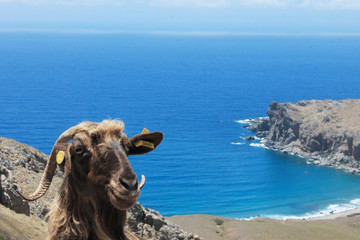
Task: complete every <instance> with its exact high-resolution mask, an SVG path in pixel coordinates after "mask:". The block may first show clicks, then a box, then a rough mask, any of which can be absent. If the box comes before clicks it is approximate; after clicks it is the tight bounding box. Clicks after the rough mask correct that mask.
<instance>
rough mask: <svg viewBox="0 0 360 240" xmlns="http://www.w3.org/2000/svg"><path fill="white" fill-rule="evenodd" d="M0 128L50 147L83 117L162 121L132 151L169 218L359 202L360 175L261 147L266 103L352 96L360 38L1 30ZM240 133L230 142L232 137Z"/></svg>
mask: <svg viewBox="0 0 360 240" xmlns="http://www.w3.org/2000/svg"><path fill="white" fill-rule="evenodd" d="M0 56H1V60H0V109H1V114H0V136H4V137H8V138H13V139H16V140H18V141H20V142H24V143H26V144H29V145H31V146H33V147H35V148H38V149H40V150H42V151H43V152H45V153H47V154H49V153H50V151H51V148H52V145H53V143H54V141H55V140H56V139H57V137H58V136H59V134H61V133H62V132H63V131H64V130H66V129H67V128H69V127H70V126H73V125H75V124H77V123H79V122H81V121H84V120H90V121H101V120H103V119H107V118H111V119H121V120H123V121H124V122H125V133H126V134H127V135H128V136H132V135H135V134H137V133H139V132H141V131H142V129H143V128H144V127H146V128H148V129H150V131H162V132H163V133H164V136H165V138H164V141H163V142H162V144H161V145H160V146H159V147H158V148H157V149H156V150H155V151H154V152H152V153H150V154H147V155H143V156H134V157H131V158H130V161H131V163H132V165H133V167H134V169H135V171H136V172H137V173H138V175H140V174H144V175H145V176H146V177H147V183H146V185H145V187H144V189H143V191H142V195H141V197H140V199H139V200H140V202H141V203H142V204H143V205H145V207H149V208H154V209H156V210H158V211H160V213H161V214H163V215H165V216H171V215H177V214H195V213H204V214H213V215H218V216H226V217H232V218H250V217H255V216H268V217H273V218H284V217H288V216H292V217H298V218H303V217H310V216H317V215H324V214H329V213H331V212H336V211H342V210H345V209H351V208H353V207H356V206H359V205H360V200H359V199H360V177H359V176H355V175H351V174H346V173H344V172H342V171H338V170H334V169H330V168H326V167H318V166H312V165H311V166H310V165H306V160H304V159H301V158H299V157H296V156H291V155H284V154H281V153H278V152H274V151H271V150H267V149H264V148H261V147H259V140H256V141H253V142H247V141H245V140H243V137H245V136H247V135H250V134H251V133H249V132H248V131H247V130H246V129H244V128H243V125H244V124H243V123H241V121H240V122H239V120H246V119H248V118H255V117H262V116H266V110H267V108H268V106H269V103H270V102H271V101H279V102H297V101H299V100H303V99H335V100H336V99H344V98H359V96H360V91H359V81H360V38H359V37H341V36H297V37H294V36H292V37H291V36H167V35H145V34H144V35H142V34H133V35H131V34H54V33H53V34H50V33H0ZM235 142H238V143H237V144H234V143H235Z"/></svg>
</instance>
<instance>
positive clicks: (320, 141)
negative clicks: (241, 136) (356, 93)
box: [248, 99, 360, 173]
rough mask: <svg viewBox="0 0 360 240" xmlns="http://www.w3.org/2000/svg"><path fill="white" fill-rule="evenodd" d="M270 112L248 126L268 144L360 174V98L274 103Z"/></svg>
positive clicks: (318, 162) (271, 104)
mask: <svg viewBox="0 0 360 240" xmlns="http://www.w3.org/2000/svg"><path fill="white" fill-rule="evenodd" d="M267 114H268V116H269V118H263V119H258V120H256V121H254V122H253V124H252V125H250V126H249V127H248V128H249V129H250V130H252V131H255V132H257V136H260V137H264V138H265V140H266V142H265V146H267V147H269V148H271V149H275V150H280V151H283V152H285V153H286V152H289V153H294V154H297V155H300V156H303V157H305V158H308V159H309V161H308V162H309V163H315V164H319V165H328V166H332V167H335V168H338V169H343V170H346V171H348V172H356V173H360V99H346V100H341V101H332V100H323V101H321V100H310V101H300V102H298V103H296V104H292V103H277V102H271V103H270V107H269V109H268V111H267Z"/></svg>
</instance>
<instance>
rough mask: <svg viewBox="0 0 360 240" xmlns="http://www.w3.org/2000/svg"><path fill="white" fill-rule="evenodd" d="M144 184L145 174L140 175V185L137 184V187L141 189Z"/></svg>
mask: <svg viewBox="0 0 360 240" xmlns="http://www.w3.org/2000/svg"><path fill="white" fill-rule="evenodd" d="M144 185H145V176H144V175H141V182H140V185H139V189H142V188H143V186H144Z"/></svg>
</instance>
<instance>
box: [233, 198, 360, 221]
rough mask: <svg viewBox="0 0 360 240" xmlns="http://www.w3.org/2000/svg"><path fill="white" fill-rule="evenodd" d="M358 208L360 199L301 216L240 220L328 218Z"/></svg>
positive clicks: (332, 205)
mask: <svg viewBox="0 0 360 240" xmlns="http://www.w3.org/2000/svg"><path fill="white" fill-rule="evenodd" d="M356 208H360V199H354V200H351V201H350V202H349V203H340V204H331V205H328V206H327V207H326V208H324V209H320V210H318V211H314V212H311V213H305V214H301V215H282V214H261V215H259V216H255V217H249V218H238V219H239V220H247V221H249V220H252V219H255V218H259V217H260V218H271V219H277V220H287V219H314V218H321V217H327V216H331V215H334V214H338V213H343V212H347V211H350V210H354V209H356Z"/></svg>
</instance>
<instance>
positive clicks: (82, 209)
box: [48, 120, 162, 240]
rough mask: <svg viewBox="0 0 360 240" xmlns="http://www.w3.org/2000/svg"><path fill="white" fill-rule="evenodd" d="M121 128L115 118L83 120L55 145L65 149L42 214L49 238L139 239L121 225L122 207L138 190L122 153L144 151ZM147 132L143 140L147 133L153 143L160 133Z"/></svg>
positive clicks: (139, 152) (125, 206)
mask: <svg viewBox="0 0 360 240" xmlns="http://www.w3.org/2000/svg"><path fill="white" fill-rule="evenodd" d="M123 129H124V124H123V123H122V122H120V121H114V120H112V121H111V120H104V121H103V122H101V123H93V122H83V123H80V124H79V125H77V126H76V127H75V129H74V134H73V139H72V142H71V143H66V144H61V145H59V146H55V147H57V148H59V149H58V150H57V151H59V150H63V151H64V152H65V163H62V164H61V166H60V167H61V168H62V169H63V171H64V175H65V179H64V182H63V184H62V186H61V188H60V191H59V195H58V197H57V199H56V201H55V204H54V206H53V207H52V209H51V210H50V212H49V214H48V216H49V223H48V231H49V236H48V239H49V240H55V239H56V240H65V239H66V240H68V239H69V240H70V239H88V240H100V239H101V240H107V239H109V240H114V239H119V240H126V239H144V238H140V237H137V236H136V235H134V234H132V233H130V232H127V231H126V230H124V226H125V223H126V209H128V208H130V207H131V206H133V204H134V203H135V202H136V200H137V198H138V197H139V195H140V189H139V188H138V187H137V186H138V185H137V184H138V183H137V177H136V174H135V173H134V171H133V169H132V167H131V165H130V162H129V161H128V158H127V155H129V149H131V150H132V151H131V154H143V153H146V152H148V151H149V150H146V151H145V150H144V151H142V152H141V151H140V150H137V149H135V147H134V146H133V144H132V142H131V141H132V139H130V140H129V139H128V138H127V137H126V135H125V134H124V133H123V132H122V131H123ZM152 134H153V135H151V134H147V139H146V140H147V141H149V138H153V139H154V143H155V146H157V145H158V144H159V143H160V142H161V140H162V134H161V133H157V134H155V133H152ZM154 134H155V135H154ZM160 134H161V135H160ZM149 136H150V137H149ZM151 136H154V137H151ZM139 138H141V135H137V136H136V138H133V139H136V140H137V139H139ZM55 147H54V149H55ZM136 151H137V152H136ZM135 182H136V183H135Z"/></svg>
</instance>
